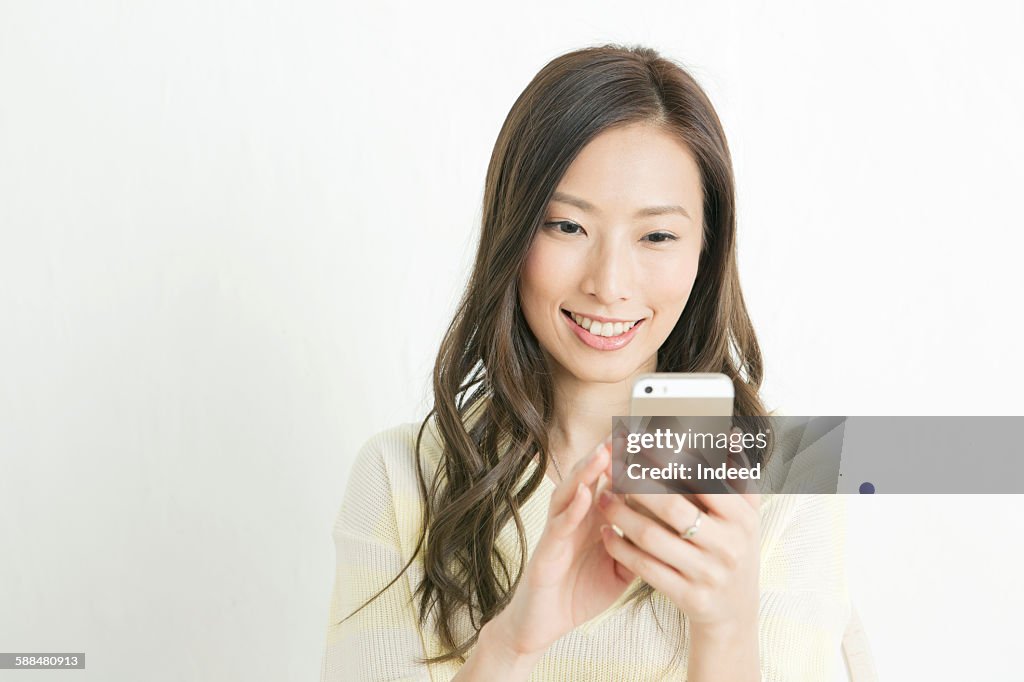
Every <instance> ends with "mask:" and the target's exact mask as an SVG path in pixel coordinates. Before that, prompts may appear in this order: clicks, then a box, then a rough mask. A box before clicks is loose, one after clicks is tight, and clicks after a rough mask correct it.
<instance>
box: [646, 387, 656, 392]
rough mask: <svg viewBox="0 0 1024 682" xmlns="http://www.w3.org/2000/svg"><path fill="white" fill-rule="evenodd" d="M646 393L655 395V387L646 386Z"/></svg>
mask: <svg viewBox="0 0 1024 682" xmlns="http://www.w3.org/2000/svg"><path fill="white" fill-rule="evenodd" d="M644 393H654V387H653V386H644Z"/></svg>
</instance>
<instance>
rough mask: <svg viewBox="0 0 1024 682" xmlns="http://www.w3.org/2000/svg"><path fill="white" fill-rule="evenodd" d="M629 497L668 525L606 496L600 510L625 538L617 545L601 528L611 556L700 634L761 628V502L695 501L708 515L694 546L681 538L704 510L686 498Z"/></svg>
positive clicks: (744, 497)
mask: <svg viewBox="0 0 1024 682" xmlns="http://www.w3.org/2000/svg"><path fill="white" fill-rule="evenodd" d="M629 497H630V498H631V500H632V501H634V502H638V503H640V504H641V505H643V506H644V507H645V508H646V509H648V510H650V512H651V513H652V514H653V515H655V516H657V517H658V518H659V519H661V521H662V522H663V523H664V525H663V524H662V523H659V522H658V521H655V520H653V519H651V518H649V517H648V516H646V515H644V514H643V513H640V512H638V511H636V510H634V509H631V508H630V507H629V506H628V505H627V504H626V503H625V501H624V500H623V499H622V496H621V495H615V494H612V493H611V492H610V491H607V490H606V491H605V492H604V493H603V494H602V495H601V496H600V497H599V499H598V506H599V507H600V508H601V510H602V511H603V513H604V515H605V517H606V518H607V519H608V522H609V523H611V524H614V525H615V526H616V527H617V528H619V529H620V530H622V532H623V535H624V537H619V536H618V534H616V533H615V531H613V530H612V529H611V528H609V527H607V526H605V527H604V528H602V530H601V535H602V539H603V540H604V545H605V548H606V550H607V551H608V554H610V555H611V556H612V557H613V558H614V559H615V560H616V561H618V562H619V563H620V564H622V565H623V566H625V567H626V568H628V569H629V570H630V571H632V572H633V573H635V574H636V575H638V576H640V577H641V578H643V579H644V580H645V581H646V582H647V583H648V584H650V585H651V586H652V587H654V589H656V590H658V591H659V592H661V593H663V594H665V595H666V596H667V597H668V598H669V599H671V600H672V602H673V603H675V605H676V606H677V607H678V608H679V609H680V610H681V611H682V612H683V613H685V614H686V615H687V617H688V618H689V620H690V622H691V623H692V624H693V625H694V626H695V627H698V628H702V629H706V630H708V631H710V630H715V629H718V628H719V627H721V628H723V629H729V628H735V627H737V626H745V625H749V624H750V623H755V624H756V622H757V617H758V608H759V597H760V592H759V587H758V574H759V570H760V543H761V533H760V527H761V515H760V505H761V496H760V494H758V493H721V494H699V493H698V494H695V497H696V499H697V500H698V501H699V502H700V503H701V504H703V505H704V506H705V507H706V511H704V512H702V514H701V517H700V526H699V528H698V530H697V532H696V534H694V535H692V536H691V537H690V538H689V539H684V538H683V536H682V534H683V533H685V532H686V530H687V529H688V528H689V527H690V526H691V525H693V523H694V521H695V520H696V518H697V513H698V507H697V506H696V505H695V504H694V503H693V502H691V501H690V500H689V499H687V498H686V497H685V496H683V495H681V494H673V493H661V494H643V495H630V496H629ZM670 529H671V530H670ZM673 531H675V532H673ZM755 627H756V626H755Z"/></svg>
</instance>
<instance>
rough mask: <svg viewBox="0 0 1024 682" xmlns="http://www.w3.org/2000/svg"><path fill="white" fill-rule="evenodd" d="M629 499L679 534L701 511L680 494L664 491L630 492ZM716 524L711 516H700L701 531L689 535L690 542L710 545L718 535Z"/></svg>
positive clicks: (704, 545) (684, 530)
mask: <svg viewBox="0 0 1024 682" xmlns="http://www.w3.org/2000/svg"><path fill="white" fill-rule="evenodd" d="M629 500H630V503H631V504H633V505H638V506H640V507H642V508H643V509H646V510H648V511H650V512H651V513H652V514H653V515H654V516H656V517H657V518H658V519H660V520H661V521H663V522H664V523H665V524H666V525H667V526H668V527H669V528H670V529H672V530H673V531H674V532H676V533H678V534H680V535H682V534H683V533H685V532H686V530H687V529H688V528H690V526H692V525H693V524H694V523H695V522H696V521H697V513H698V512H700V511H701V510H700V509H699V508H698V507H697V505H695V504H694V503H693V502H691V501H690V500H688V499H686V497H684V496H682V495H673V494H664V493H650V494H631V495H630V496H629ZM627 506H628V505H627ZM637 511H638V512H640V513H641V514H642V513H643V511H642V510H637ZM718 524H720V522H719V521H718V520H717V519H715V518H713V517H710V516H706V515H704V516H701V518H700V530H701V531H703V532H699V533H697V534H696V535H694V536H693V537H691V538H690V542H692V543H693V544H695V545H697V546H698V547H703V548H707V547H710V546H712V542H711V540H712V539H713V538H715V537H718V536H719V534H718V533H716V532H715V531H716V530H717V529H716V528H715V526H717V525H718Z"/></svg>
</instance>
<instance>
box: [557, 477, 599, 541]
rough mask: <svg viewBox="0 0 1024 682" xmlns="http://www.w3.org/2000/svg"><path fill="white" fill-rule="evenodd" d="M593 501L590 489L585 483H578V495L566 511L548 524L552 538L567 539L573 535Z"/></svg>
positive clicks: (574, 496) (570, 502)
mask: <svg viewBox="0 0 1024 682" xmlns="http://www.w3.org/2000/svg"><path fill="white" fill-rule="evenodd" d="M592 499H593V497H592V496H591V492H590V488H588V487H587V486H586V485H584V484H583V483H578V484H577V485H576V494H575V495H573V498H572V499H571V500H570V501H569V504H568V506H567V507H566V508H565V510H564V511H563V512H562V513H561V514H558V515H557V516H555V517H554V518H553V519H551V521H549V522H548V526H549V529H550V532H551V535H552V537H556V538H559V539H565V538H567V537H569V536H570V535H572V534H573V532H574V531H575V530H576V529H577V528H578V527H579V525H580V521H582V520H583V517H585V516H586V515H587V511H588V510H589V509H590V501H591V500H592Z"/></svg>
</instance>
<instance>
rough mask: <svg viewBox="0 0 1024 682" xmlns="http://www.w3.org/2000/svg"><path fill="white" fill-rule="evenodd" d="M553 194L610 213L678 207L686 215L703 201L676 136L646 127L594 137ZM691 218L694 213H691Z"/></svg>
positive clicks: (692, 165)
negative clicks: (580, 199)
mask: <svg viewBox="0 0 1024 682" xmlns="http://www.w3.org/2000/svg"><path fill="white" fill-rule="evenodd" d="M557 190H558V191H561V192H566V193H570V194H574V195H576V196H581V197H583V198H584V199H586V200H587V201H589V202H590V203H592V204H595V205H596V207H597V208H598V209H599V210H601V211H614V212H617V211H623V212H632V210H633V209H635V208H636V207H641V206H647V205H651V204H658V203H679V204H682V205H683V206H684V207H686V208H687V209H688V210H689V209H696V208H698V207H699V206H700V205H701V201H702V188H701V178H700V169H699V168H698V166H697V162H696V160H695V159H694V157H693V153H692V152H691V151H690V150H689V148H688V147H687V146H686V144H685V143H684V142H683V141H682V140H681V139H679V137H678V136H676V135H674V134H672V133H671V132H668V131H666V130H664V129H662V128H660V127H658V126H655V125H651V124H648V123H634V124H630V125H628V126H623V127H617V128H612V129H610V130H605V131H604V132H602V133H601V134H599V135H598V136H596V137H595V138H594V139H593V140H591V141H590V142H589V143H587V145H586V146H584V147H583V149H582V150H581V151H580V153H579V155H578V156H577V157H576V158H575V159H574V160H573V162H572V164H571V165H570V166H569V169H568V170H567V171H566V173H565V175H564V176H563V177H562V180H561V182H559V184H558V187H557ZM690 215H699V211H697V212H694V211H693V210H690Z"/></svg>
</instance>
